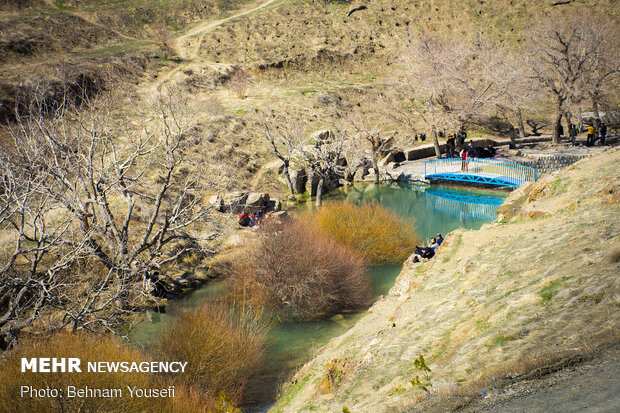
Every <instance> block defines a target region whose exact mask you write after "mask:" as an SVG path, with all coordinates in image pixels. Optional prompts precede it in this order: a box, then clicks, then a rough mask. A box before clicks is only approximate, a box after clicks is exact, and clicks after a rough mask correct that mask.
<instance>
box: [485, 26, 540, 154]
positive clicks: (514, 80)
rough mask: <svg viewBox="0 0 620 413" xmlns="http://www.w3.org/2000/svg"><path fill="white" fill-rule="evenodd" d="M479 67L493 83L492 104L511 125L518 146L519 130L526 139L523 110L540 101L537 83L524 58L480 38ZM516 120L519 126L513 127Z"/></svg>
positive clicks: (500, 45)
mask: <svg viewBox="0 0 620 413" xmlns="http://www.w3.org/2000/svg"><path fill="white" fill-rule="evenodd" d="M476 43H477V50H478V56H479V58H478V59H477V60H478V65H479V68H480V70H481V71H482V74H483V76H485V77H486V78H488V79H489V80H491V81H492V82H493V83H494V86H493V87H494V93H492V96H493V98H494V99H493V102H491V103H494V104H495V106H496V107H497V108H498V109H499V111H500V112H501V113H502V115H503V116H502V117H504V118H505V119H506V120H507V121H508V122H509V123H510V138H511V141H512V143H513V145H514V144H516V131H517V130H518V131H519V135H520V137H521V138H525V125H524V121H523V110H524V108H526V107H527V106H529V105H531V104H532V102H533V101H538V100H539V99H540V98H541V96H540V93H537V84H536V83H535V82H534V81H533V80H532V78H531V71H530V69H529V67H528V65H527V64H526V61H525V59H524V58H523V55H522V54H521V53H519V52H517V51H515V50H513V49H512V48H509V47H507V45H505V44H501V43H498V42H493V41H491V40H489V39H488V38H485V37H482V36H479V37H478V39H477V42H476ZM515 121H516V127H515V126H514V124H515Z"/></svg>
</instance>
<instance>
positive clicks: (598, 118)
mask: <svg viewBox="0 0 620 413" xmlns="http://www.w3.org/2000/svg"><path fill="white" fill-rule="evenodd" d="M592 109H593V110H594V138H595V139H596V138H598V137H599V136H600V135H599V130H600V129H601V116H600V115H599V113H598V99H597V98H596V96H592Z"/></svg>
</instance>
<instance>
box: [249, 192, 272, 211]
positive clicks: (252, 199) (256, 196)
mask: <svg viewBox="0 0 620 413" xmlns="http://www.w3.org/2000/svg"><path fill="white" fill-rule="evenodd" d="M268 203H269V194H268V193H259V192H250V193H249V194H248V197H247V199H246V201H245V209H246V210H247V211H249V210H257V209H260V208H263V207H265V206H267V204H268Z"/></svg>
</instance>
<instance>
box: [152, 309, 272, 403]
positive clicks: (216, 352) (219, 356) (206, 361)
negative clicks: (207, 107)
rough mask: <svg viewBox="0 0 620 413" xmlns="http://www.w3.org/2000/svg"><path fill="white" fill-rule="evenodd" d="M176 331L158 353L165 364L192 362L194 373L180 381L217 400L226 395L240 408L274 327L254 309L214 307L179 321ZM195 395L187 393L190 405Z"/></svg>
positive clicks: (171, 331) (187, 314) (162, 339)
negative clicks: (247, 386)
mask: <svg viewBox="0 0 620 413" xmlns="http://www.w3.org/2000/svg"><path fill="white" fill-rule="evenodd" d="M172 325H173V327H172V328H170V329H168V330H166V331H165V332H163V333H162V335H161V337H160V340H159V346H158V349H159V351H160V352H161V354H163V357H164V358H165V359H169V360H183V361H187V362H188V367H187V369H188V372H186V374H183V375H182V376H180V377H178V378H176V377H175V378H174V380H175V381H179V382H182V383H183V384H184V385H185V386H187V388H188V389H191V388H199V389H201V390H202V392H203V393H205V394H206V395H207V397H209V398H211V399H215V398H216V397H217V396H218V395H219V394H220V393H222V392H223V393H224V394H225V395H226V396H228V397H230V398H231V400H232V402H233V403H235V404H237V403H239V402H240V401H241V400H242V395H243V390H244V388H245V386H246V383H247V380H248V379H249V378H250V376H251V375H252V374H254V373H255V372H256V371H257V370H258V368H259V367H260V364H261V361H262V356H263V352H264V349H265V346H266V343H267V335H268V332H269V325H268V324H267V323H266V322H264V320H263V319H262V316H261V315H260V314H257V313H256V312H255V311H253V310H252V309H251V308H249V307H241V306H237V305H234V304H227V303H224V302H220V301H210V302H205V303H203V304H201V305H199V306H197V307H194V308H193V309H192V310H191V311H187V312H184V313H182V314H180V315H178V316H176V317H175V319H174V320H173V323H172ZM192 392H194V393H195V391H190V390H188V392H187V393H188V394H187V398H186V399H187V400H186V402H187V403H188V404H189V405H191V404H192V399H193V396H192Z"/></svg>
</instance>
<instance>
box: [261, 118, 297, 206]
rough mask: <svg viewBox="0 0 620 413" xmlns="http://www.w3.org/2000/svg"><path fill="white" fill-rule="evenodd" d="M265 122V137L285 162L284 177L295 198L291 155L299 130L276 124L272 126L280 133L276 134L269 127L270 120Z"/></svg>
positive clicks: (292, 196) (279, 157)
mask: <svg viewBox="0 0 620 413" xmlns="http://www.w3.org/2000/svg"><path fill="white" fill-rule="evenodd" d="M263 124H264V125H265V137H266V138H267V141H268V142H269V143H270V144H271V149H272V150H273V152H274V154H275V155H276V156H277V157H278V159H280V160H281V161H282V163H283V164H284V166H283V168H282V169H283V170H282V173H283V174H284V179H286V185H287V186H288V191H289V193H290V196H291V198H292V199H294V198H295V189H294V188H293V182H292V181H291V175H290V173H289V167H290V164H291V157H292V156H293V153H294V149H295V142H296V141H297V139H298V137H299V135H298V133H299V131H297V133H295V132H296V131H295V130H290V129H288V128H285V129H282V127H278V125H276V126H275V127H272V129H275V131H276V133H277V134H278V135H276V136H274V135H273V134H272V132H271V131H270V129H269V121H264V123H263ZM280 126H281V125H280Z"/></svg>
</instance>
